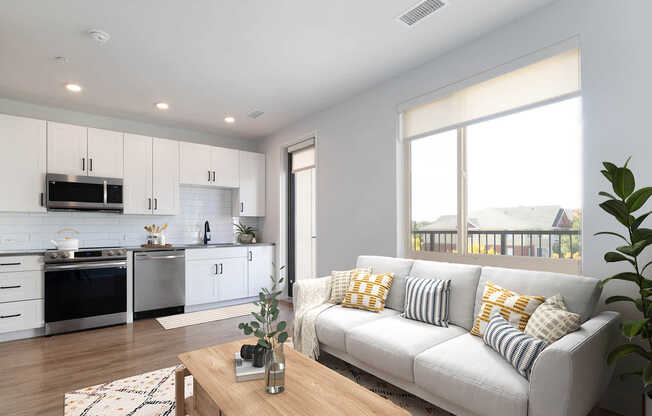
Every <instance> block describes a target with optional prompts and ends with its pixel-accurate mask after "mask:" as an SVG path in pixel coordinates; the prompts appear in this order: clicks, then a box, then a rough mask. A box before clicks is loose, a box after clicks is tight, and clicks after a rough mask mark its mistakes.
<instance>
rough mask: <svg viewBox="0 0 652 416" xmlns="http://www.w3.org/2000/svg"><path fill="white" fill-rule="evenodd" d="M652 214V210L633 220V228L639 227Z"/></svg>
mask: <svg viewBox="0 0 652 416" xmlns="http://www.w3.org/2000/svg"><path fill="white" fill-rule="evenodd" d="M650 214H652V211H650V212H646V213H645V214H643V215H641V216H640V217H638V218H636V219H635V220H634V221H632V228H638V227H640V226H641V224H643V221H645V219H646V218H647V217H648V215H650Z"/></svg>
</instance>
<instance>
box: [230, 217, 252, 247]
mask: <svg viewBox="0 0 652 416" xmlns="http://www.w3.org/2000/svg"><path fill="white" fill-rule="evenodd" d="M233 225H234V226H235V234H236V236H237V237H238V243H240V244H251V243H252V242H253V241H254V239H255V238H256V229H255V228H254V227H250V226H248V225H244V224H243V223H241V222H239V223H237V224H233Z"/></svg>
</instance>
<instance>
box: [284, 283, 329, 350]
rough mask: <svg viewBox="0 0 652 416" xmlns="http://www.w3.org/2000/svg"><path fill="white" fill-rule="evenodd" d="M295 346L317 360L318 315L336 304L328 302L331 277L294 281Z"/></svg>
mask: <svg viewBox="0 0 652 416" xmlns="http://www.w3.org/2000/svg"><path fill="white" fill-rule="evenodd" d="M294 289H295V296H294V299H293V303H294V335H293V336H294V338H293V342H294V348H295V349H296V350H297V351H299V352H300V353H302V354H304V355H306V356H308V357H309V358H312V359H313V360H316V359H317V358H319V340H318V339H317V332H316V331H315V323H316V321H317V316H318V315H319V314H320V313H322V312H323V311H325V310H326V309H328V308H331V307H333V306H335V304H332V303H328V298H329V296H330V293H331V278H330V276H329V277H322V278H319V279H306V280H301V281H298V282H295V283H294Z"/></svg>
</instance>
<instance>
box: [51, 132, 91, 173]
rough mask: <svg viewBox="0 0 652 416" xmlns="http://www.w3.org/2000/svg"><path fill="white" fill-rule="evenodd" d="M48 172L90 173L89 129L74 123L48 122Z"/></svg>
mask: <svg viewBox="0 0 652 416" xmlns="http://www.w3.org/2000/svg"><path fill="white" fill-rule="evenodd" d="M47 129H48V137H47V142H48V145H47V149H48V163H47V171H48V173H60V174H63V175H75V176H82V175H87V174H88V129H87V128H86V127H82V126H74V125H72V124H63V123H53V122H51V121H48V122H47Z"/></svg>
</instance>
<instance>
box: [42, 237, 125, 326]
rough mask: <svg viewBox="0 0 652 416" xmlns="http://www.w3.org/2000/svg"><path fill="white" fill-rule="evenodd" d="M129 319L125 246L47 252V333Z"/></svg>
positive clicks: (104, 324)
mask: <svg viewBox="0 0 652 416" xmlns="http://www.w3.org/2000/svg"><path fill="white" fill-rule="evenodd" d="M126 321H127V257H126V252H125V250H123V249H81V250H77V251H74V252H72V254H70V252H58V251H49V252H46V253H45V334H46V335H51V334H56V333H61V332H70V331H77V330H81V329H88V328H97V327H101V326H108V325H115V324H120V323H125V322H126Z"/></svg>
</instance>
